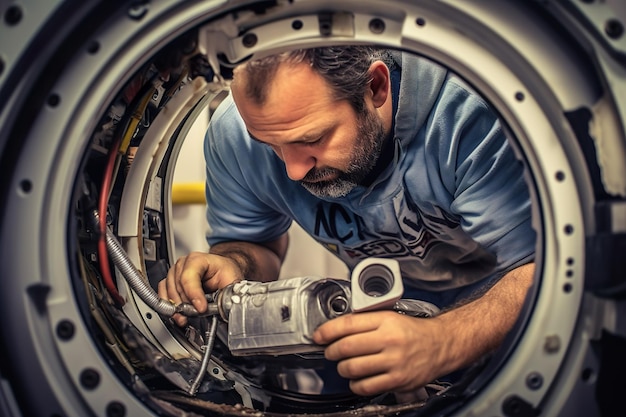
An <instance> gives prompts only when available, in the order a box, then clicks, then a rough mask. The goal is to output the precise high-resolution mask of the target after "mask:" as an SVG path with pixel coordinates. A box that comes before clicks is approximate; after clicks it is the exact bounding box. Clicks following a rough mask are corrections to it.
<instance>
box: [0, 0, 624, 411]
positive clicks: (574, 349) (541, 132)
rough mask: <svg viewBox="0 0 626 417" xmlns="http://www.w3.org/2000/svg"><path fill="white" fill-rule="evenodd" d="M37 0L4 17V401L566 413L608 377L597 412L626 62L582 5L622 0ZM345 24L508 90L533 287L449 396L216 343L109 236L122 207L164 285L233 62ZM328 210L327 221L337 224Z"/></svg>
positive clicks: (132, 253)
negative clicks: (363, 386)
mask: <svg viewBox="0 0 626 417" xmlns="http://www.w3.org/2000/svg"><path fill="white" fill-rule="evenodd" d="M35 3H37V2H36V1H22V2H20V5H19V6H16V5H14V6H11V7H9V8H8V9H7V10H2V9H1V8H0V12H1V13H4V15H5V17H6V16H9V15H11V16H14V15H16V13H15V11H16V10H18V11H19V18H18V19H15V18H8V19H4V20H3V25H2V26H0V33H1V34H2V36H0V67H1V68H0V93H1V96H2V97H3V100H2V103H0V124H1V126H2V129H0V149H1V151H2V154H1V161H0V173H1V174H2V176H3V178H4V179H5V181H3V183H2V186H1V189H0V192H1V198H0V201H1V205H0V215H1V218H0V221H1V224H0V226H1V232H2V234H1V239H2V242H1V244H2V246H1V247H2V248H3V250H2V254H1V255H0V256H1V260H2V265H3V267H2V269H3V277H4V279H3V280H2V282H1V283H0V311H1V312H2V313H3V315H4V316H5V317H10V318H11V319H10V320H7V321H6V323H5V324H4V325H3V326H2V337H1V338H0V340H2V345H1V346H2V353H3V355H2V357H3V358H8V360H3V362H2V367H1V368H0V371H1V373H2V378H3V380H4V381H5V382H6V383H5V384H3V394H4V395H3V396H2V400H0V401H2V402H0V406H1V407H0V408H2V409H3V410H11V411H8V413H9V414H8V415H20V414H23V415H32V416H40V415H41V416H49V415H81V416H89V415H113V414H115V415H132V416H142V415H168V416H169V415H184V414H185V413H189V415H201V414H204V415H206V414H208V415H246V413H250V412H251V410H252V411H254V412H258V413H260V414H266V415H268V416H272V415H277V414H290V415H294V414H296V415H297V414H309V415H310V414H314V415H326V414H327V415H333V416H335V415H339V414H345V415H348V414H350V415H352V414H355V413H358V414H359V415H363V416H367V415H400V414H410V415H470V414H471V415H481V416H492V415H501V414H503V413H504V414H505V415H507V416H512V415H517V414H520V413H526V414H528V415H532V414H536V413H539V412H542V413H544V414H549V415H568V412H570V411H572V410H576V411H574V412H577V411H578V408H576V404H578V402H579V401H577V400H578V399H580V398H585V399H589V401H587V403H588V407H589V409H588V410H586V412H585V415H590V416H591V415H594V414H595V413H596V412H597V407H595V406H594V405H595V402H596V398H595V388H596V385H597V384H599V383H600V381H605V380H604V379H603V375H605V372H606V369H605V368H602V367H601V364H600V359H599V357H598V356H597V355H596V354H595V353H594V351H593V350H592V349H591V343H592V342H599V341H604V339H603V338H602V333H603V331H605V330H608V331H615V332H618V330H617V328H618V324H619V323H620V322H621V320H622V319H621V317H622V316H623V314H622V312H623V308H622V307H621V306H620V304H619V303H617V302H615V300H612V299H611V298H609V297H605V298H601V297H597V296H596V295H595V294H594V293H593V292H591V291H590V290H589V286H590V283H589V279H588V277H586V274H585V271H586V270H587V269H586V268H587V265H588V264H589V263H590V260H589V259H588V251H589V248H588V247H587V242H595V243H602V244H604V245H605V246H603V247H611V246H615V247H619V243H620V241H618V240H613V239H614V235H615V234H616V232H617V231H620V230H621V231H623V230H626V227H622V226H623V225H621V224H620V221H621V220H620V219H623V217H622V214H623V213H622V212H623V205H620V203H621V202H622V200H623V198H624V195H625V194H626V192H624V188H625V187H624V181H625V180H624V178H626V177H624V176H623V175H621V170H620V169H621V168H620V167H623V166H625V165H626V164H625V163H624V159H625V158H624V152H623V142H624V140H623V137H624V136H623V119H624V117H623V112H622V113H620V111H619V108H620V98H619V97H618V95H616V94H613V92H612V90H611V89H610V86H611V84H612V82H613V81H614V80H616V79H617V80H619V79H623V77H621V78H620V77H618V76H616V75H619V74H623V68H622V67H621V66H620V65H619V64H618V61H617V60H613V57H614V56H615V54H613V53H611V51H615V50H618V48H619V45H617V46H615V42H614V41H610V42H604V41H603V42H598V40H597V36H595V35H594V36H592V35H589V34H587V33H586V32H584V31H582V29H581V27H590V26H592V25H578V24H577V22H576V19H579V18H580V17H581V16H583V17H584V16H598V15H599V14H593V13H591V11H592V10H591V8H592V7H595V9H593V11H603V12H606V11H607V9H606V8H605V7H610V4H609V5H603V4H585V5H577V3H576V4H574V3H568V2H561V3H559V4H558V5H557V4H555V3H553V2H542V3H532V4H525V3H524V4H521V3H520V2H515V1H502V2H500V3H499V4H498V5H497V6H494V5H493V4H490V5H488V7H487V5H483V4H482V3H480V2H469V3H468V2H463V3H459V4H449V3H447V2H439V1H437V2H435V1H433V2H423V3H421V4H415V2H411V1H400V0H394V1H389V0H384V1H383V0H380V1H369V2H366V3H365V2H361V3H359V2H343V1H341V2H336V4H333V5H330V4H325V7H324V10H318V8H319V5H318V4H316V3H315V2H309V1H302V2H247V3H245V4H244V3H241V2H201V3H198V4H192V3H190V2H182V3H181V2H176V1H164V2H158V3H146V2H141V4H138V3H136V2H132V4H131V3H127V4H122V5H121V6H120V4H118V3H116V4H115V5H113V4H110V2H102V3H101V4H100V3H98V2H89V3H88V4H80V5H78V4H77V3H76V2H70V1H67V2H64V1H56V2H48V4H47V6H45V7H43V6H42V5H40V4H35ZM562 3H563V4H567V7H565V6H562ZM596 3H597V2H596ZM609 11H610V10H609ZM588 12H589V13H588ZM589 22H592V23H593V22H596V20H594V19H591V18H589V21H588V22H587V23H589ZM612 22H613V20H612ZM596 23H598V22H596ZM599 23H602V22H599ZM333 44H334V45H346V44H375V45H380V46H383V47H386V48H389V49H392V50H395V51H404V52H407V53H411V54H414V55H415V56H416V57H423V58H426V59H429V60H432V61H434V62H436V63H438V64H440V65H442V66H444V67H445V68H446V69H448V70H449V71H450V73H454V74H456V75H458V76H459V77H460V78H461V79H463V80H464V81H465V82H466V83H467V84H468V85H469V86H471V87H472V88H473V89H475V90H476V91H477V92H478V93H479V94H480V95H481V96H482V97H483V98H484V100H485V102H486V103H489V105H490V106H492V107H493V109H494V110H495V112H496V113H497V114H498V117H499V119H500V121H501V123H502V126H503V128H504V129H505V130H506V132H507V136H508V138H509V139H510V142H511V145H512V147H513V148H514V149H515V153H516V155H517V159H518V161H519V163H520V164H522V165H523V167H524V176H525V178H526V184H527V185H528V189H529V194H530V196H531V199H532V223H533V228H534V230H535V231H536V233H537V237H536V251H535V264H536V270H535V276H534V284H533V287H532V288H531V290H530V293H529V296H528V299H527V303H526V306H525V308H524V310H523V311H522V314H521V316H520V318H519V319H518V324H517V326H516V327H515V328H514V329H513V331H511V332H510V334H509V336H508V339H507V340H506V341H505V344H504V345H503V346H502V347H501V348H500V349H499V350H498V351H497V352H496V353H495V354H494V355H492V356H490V357H489V358H485V362H483V363H478V364H477V365H476V367H475V368H472V370H473V371H475V373H469V374H468V379H465V380H463V381H462V383H459V384H456V385H453V386H452V387H449V388H448V389H447V391H445V395H440V396H436V398H435V400H434V401H424V400H422V399H419V400H416V399H412V400H410V401H399V400H398V397H397V396H394V395H387V396H381V397H376V398H370V397H361V396H356V395H353V394H352V393H351V392H350V391H349V389H347V388H346V387H345V386H341V387H324V385H323V384H322V385H319V381H320V379H319V375H318V373H317V370H319V367H320V366H322V365H321V364H323V362H322V361H321V360H320V358H319V357H314V356H311V357H307V358H306V359H304V360H303V358H301V357H294V356H285V357H267V358H266V357H263V358H243V359H240V358H232V357H230V356H229V355H228V352H227V349H225V346H224V344H223V343H221V342H220V341H219V340H220V339H219V337H218V338H217V339H216V340H215V345H214V346H211V349H207V347H209V346H210V344H209V343H207V339H209V336H207V335H212V334H213V333H215V334H217V336H220V335H222V336H223V335H224V334H226V333H227V331H228V329H227V328H226V327H225V326H224V325H220V326H218V328H217V329H216V330H215V332H213V333H212V330H211V327H210V326H209V325H208V324H207V322H206V321H203V320H202V319H201V318H190V320H189V321H190V326H189V327H187V328H179V327H177V326H175V325H173V324H172V323H171V322H170V321H169V320H168V318H167V317H163V316H162V315H160V313H158V312H157V311H155V309H154V308H153V306H151V305H149V303H147V302H146V301H145V300H144V299H142V298H141V297H139V296H138V295H137V293H136V291H134V290H133V289H132V288H131V286H130V285H129V284H128V283H127V281H126V280H125V278H124V276H123V274H122V273H121V272H120V268H118V266H117V265H116V264H114V262H113V261H112V260H111V259H109V257H108V255H107V254H106V248H105V247H103V246H102V243H101V242H102V240H101V238H102V233H101V232H102V229H101V227H102V226H104V227H108V228H109V229H110V230H111V232H112V234H113V235H114V236H115V239H117V240H118V241H119V243H120V245H121V246H122V247H123V248H124V251H125V252H126V254H127V255H128V259H129V261H130V263H131V264H132V265H133V266H134V268H136V269H137V271H139V273H140V275H141V276H143V277H144V278H145V283H146V284H147V288H151V289H152V290H155V289H156V286H157V283H158V281H159V280H160V279H162V278H163V276H164V275H165V274H166V273H167V270H168V268H169V267H170V266H171V265H172V264H173V263H174V262H175V260H176V259H175V255H174V254H175V252H176V242H175V238H174V235H175V230H174V226H173V221H172V218H173V216H174V207H173V206H172V194H173V191H172V189H173V170H174V166H175V165H176V164H181V163H184V161H179V160H178V154H179V152H180V149H181V147H182V143H183V142H184V141H186V140H187V136H188V135H189V132H190V131H191V130H192V128H193V126H194V124H195V123H196V122H197V121H198V120H200V119H204V118H206V121H207V123H208V120H210V117H211V116H212V114H213V113H214V112H215V109H216V107H217V106H218V104H219V103H220V102H221V101H222V100H224V98H225V97H226V95H227V94H228V89H229V81H230V79H231V76H232V69H233V67H234V66H235V65H236V64H237V63H240V62H243V61H245V60H247V59H250V58H253V57H259V56H263V55H266V54H271V53H274V52H280V51H284V50H286V49H290V48H298V47H313V46H328V45H333ZM583 45H584V47H583ZM611 48H615V49H611ZM590 50H593V51H594V53H593V54H591V55H588V54H587V52H586V51H590ZM609 63H611V65H609ZM620 68H622V69H620ZM620 71H622V72H620ZM571 86H577V88H571ZM621 104H622V105H623V103H621ZM621 108H623V106H622V107H621ZM598 126H602V129H600V128H598ZM495 197H497V196H495ZM207 203H208V204H210V203H211V202H207ZM94 211H95V212H98V213H99V214H100V217H99V220H100V221H101V223H100V222H98V223H95V222H94V215H93V214H94ZM598 213H600V215H599V214H598ZM102 214H104V216H102ZM608 214H610V216H609V215H608ZM342 215H343V213H342V212H341V211H340V210H336V211H335V212H334V216H335V218H340V217H342ZM326 220H328V219H327V218H323V219H322V218H320V222H319V226H320V228H324V227H325V228H326V230H328V231H331V232H332V230H333V229H332V225H331V224H330V223H325V221H326ZM609 223H610V224H609ZM407 226H408V227H412V224H408V223H407ZM430 226H431V229H430V231H429V233H432V232H435V231H436V230H437V227H439V226H440V225H439V224H430ZM340 237H343V236H340ZM428 242H429V238H428V236H426V235H423V236H422V237H421V240H419V242H418V243H419V244H420V245H422V244H423V245H424V246H420V245H417V244H416V245H414V246H412V247H411V249H412V250H418V249H419V248H422V247H426V246H427V245H428ZM386 245H387V246H385V247H386V249H387V250H388V251H389V252H392V251H398V250H400V249H402V248H400V247H399V246H394V245H392V244H390V241H387V242H386ZM103 248H104V249H103ZM380 248H382V245H381V246H379V247H377V248H369V249H380ZM328 249H331V250H332V249H333V248H332V247H330V246H329V247H328ZM362 249H363V250H364V251H365V250H366V249H368V248H362ZM596 255H597V256H598V257H599V259H605V258H602V257H601V256H600V255H601V254H596ZM605 260H607V262H608V263H609V264H610V265H613V264H612V262H613V258H607V259H605ZM599 264H601V262H598V261H594V265H599ZM607 271H610V268H608V267H607V268H606V269H601V272H602V274H599V275H608V274H609V272H607ZM388 272H389V271H388V270H386V269H385V268H384V267H383V268H376V267H374V269H372V270H370V271H369V272H368V274H367V276H366V277H364V278H363V280H362V282H360V284H361V288H362V289H363V290H364V291H365V292H366V293H368V294H370V295H374V296H381V295H384V294H386V293H387V292H388V291H389V288H390V285H391V284H390V281H389V273H388ZM602 278H606V277H604V276H602V277H600V278H598V277H596V278H595V281H597V282H598V283H600V282H601V281H603V279H602ZM609 278H611V277H608V278H607V279H606V281H607V282H610V281H611V280H610V279H609ZM360 280H361V279H360ZM598 285H599V286H600V287H601V286H602V284H601V283H600V284H598ZM608 293H610V291H609V292H608ZM259 299H262V297H259ZM327 307H328V309H329V311H330V314H331V315H337V316H338V315H342V314H344V313H345V312H346V311H347V309H348V303H347V300H346V299H345V297H343V296H337V297H331V298H329V300H328V303H327ZM287 313H288V312H285V317H288V314H287ZM611 317H618V319H615V320H611V319H610V318H611ZM250 319H251V320H253V319H254V318H250ZM476 319H477V320H478V319H480V317H477V318H476ZM207 350H209V351H210V352H211V355H210V358H209V357H207V356H205V355H204V353H205V352H206V351H207ZM205 359H206V360H205ZM294 364H296V365H295V367H296V368H307V369H306V372H304V373H301V372H294V370H293V368H294ZM299 370H300V369H298V371H299ZM312 370H313V371H312ZM203 372H206V374H202V373H203ZM198 375H200V376H203V378H200V379H201V382H202V383H201V384H200V387H199V391H198V392H199V394H198V395H197V396H195V397H190V396H189V395H187V394H186V392H187V391H186V390H187V388H188V385H191V383H192V382H195V381H197V378H198ZM580 375H583V379H584V381H583V382H584V384H577V383H576V381H578V379H579V378H580ZM585 375H593V376H594V377H593V378H584V376H585ZM4 387H8V389H5V388H4ZM305 387H306V389H305ZM320 387H321V388H320ZM323 388H328V389H331V388H332V389H331V392H327V391H324V389H323ZM34 393H37V401H32V398H33V396H34ZM18 410H19V411H18ZM569 415H571V413H570V414H569Z"/></svg>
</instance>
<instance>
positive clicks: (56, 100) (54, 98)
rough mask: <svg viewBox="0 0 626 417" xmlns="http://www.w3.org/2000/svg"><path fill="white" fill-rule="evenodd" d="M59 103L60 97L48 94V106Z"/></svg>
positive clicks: (54, 105)
mask: <svg viewBox="0 0 626 417" xmlns="http://www.w3.org/2000/svg"><path fill="white" fill-rule="evenodd" d="M59 103H61V97H60V96H59V95H58V94H50V96H49V97H48V106H50V107H56V106H58V105H59Z"/></svg>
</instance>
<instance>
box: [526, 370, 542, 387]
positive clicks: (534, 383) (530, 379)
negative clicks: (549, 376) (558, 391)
mask: <svg viewBox="0 0 626 417" xmlns="http://www.w3.org/2000/svg"><path fill="white" fill-rule="evenodd" d="M542 385H543V376H541V374H540V373H539V372H531V373H529V374H528V375H527V376H526V386H527V387H528V388H530V389H532V390H538V389H539V388H541V386H542Z"/></svg>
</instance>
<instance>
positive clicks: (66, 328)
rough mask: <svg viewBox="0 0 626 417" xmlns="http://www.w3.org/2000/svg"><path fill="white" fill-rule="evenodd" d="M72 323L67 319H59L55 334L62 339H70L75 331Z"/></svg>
mask: <svg viewBox="0 0 626 417" xmlns="http://www.w3.org/2000/svg"><path fill="white" fill-rule="evenodd" d="M75 330H76V329H75V327H74V323H72V322H71V321H69V320H61V321H60V322H59V324H57V336H59V338H60V339H62V340H70V339H71V338H72V337H74V333H75Z"/></svg>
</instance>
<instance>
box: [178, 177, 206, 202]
mask: <svg viewBox="0 0 626 417" xmlns="http://www.w3.org/2000/svg"><path fill="white" fill-rule="evenodd" d="M172 204H174V205H177V204H206V197H205V195H204V182H182V183H175V184H173V185H172Z"/></svg>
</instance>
